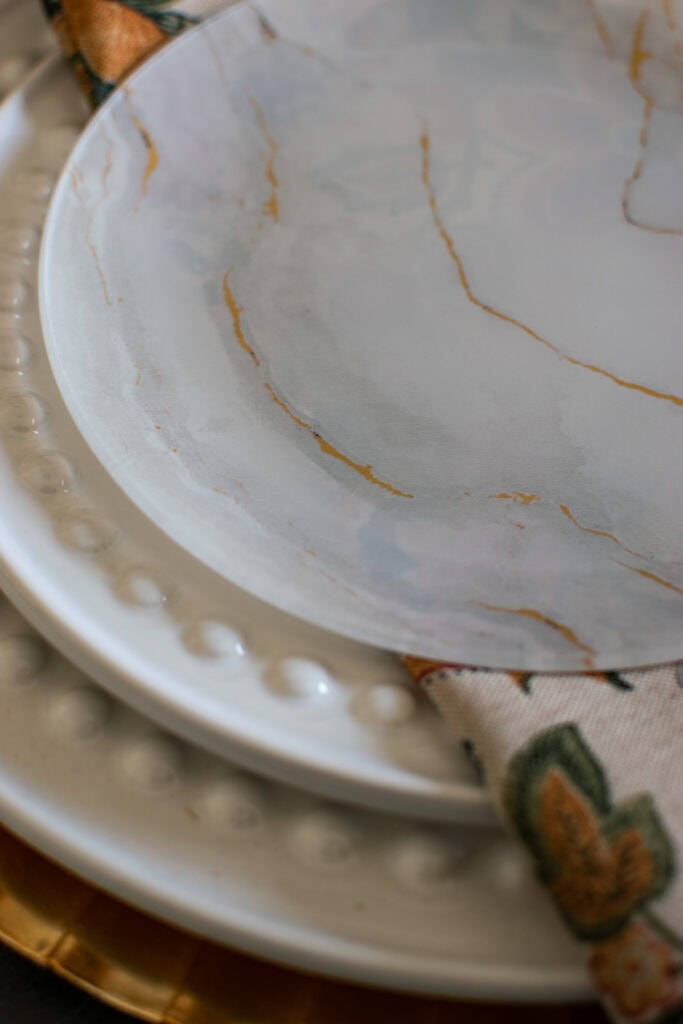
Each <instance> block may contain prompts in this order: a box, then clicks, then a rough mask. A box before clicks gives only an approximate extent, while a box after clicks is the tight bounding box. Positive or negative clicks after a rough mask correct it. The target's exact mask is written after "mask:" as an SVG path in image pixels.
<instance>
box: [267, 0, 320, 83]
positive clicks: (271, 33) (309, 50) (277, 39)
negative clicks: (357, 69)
mask: <svg viewBox="0 0 683 1024" xmlns="http://www.w3.org/2000/svg"><path fill="white" fill-rule="evenodd" d="M253 10H254V13H255V14H256V17H257V19H258V23H259V28H260V29H261V34H262V35H263V38H264V39H265V40H266V42H267V43H282V44H283V46H290V47H291V48H292V49H293V50H298V51H299V53H303V54H304V56H306V57H312V58H313V60H317V61H319V63H320V64H322V65H323V66H324V67H326V68H329V69H330V70H332V71H337V70H338V69H337V68H336V67H335V65H334V64H333V63H332V61H331V60H330V59H329V58H328V57H326V56H325V55H324V54H322V53H318V51H317V50H314V49H313V47H312V46H307V45H306V44H305V43H297V42H294V40H292V39H286V38H284V37H283V36H281V35H280V33H279V32H278V30H277V29H276V28H275V26H274V25H273V24H272V22H270V21H269V20H268V18H267V17H266V16H265V14H263V12H262V11H259V10H258V8H257V7H255V6H254V7H253Z"/></svg>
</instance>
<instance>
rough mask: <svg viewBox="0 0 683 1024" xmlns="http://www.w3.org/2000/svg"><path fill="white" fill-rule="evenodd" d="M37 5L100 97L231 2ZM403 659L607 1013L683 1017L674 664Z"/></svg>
mask: <svg viewBox="0 0 683 1024" xmlns="http://www.w3.org/2000/svg"><path fill="white" fill-rule="evenodd" d="M453 2H457V0H453ZM567 2H568V3H575V4H576V5H579V4H581V3H585V6H586V10H587V15H588V16H590V17H591V18H593V20H594V22H595V27H596V29H597V30H598V34H599V35H600V37H601V39H602V42H603V44H604V46H605V49H606V50H607V51H608V52H607V56H614V54H613V53H612V54H610V53H609V48H610V47H612V41H611V39H610V38H609V35H608V30H607V26H606V22H605V21H604V19H603V17H602V14H601V10H600V6H599V0H567ZM44 5H45V9H46V12H47V15H48V17H49V18H50V20H51V22H52V24H53V26H54V28H55V31H56V33H57V36H58V38H59V40H60V42H61V44H62V46H63V49H64V51H65V54H66V56H67V58H68V60H69V61H70V63H71V65H72V67H73V69H74V72H75V74H76V75H77V76H78V79H79V81H80V82H81V84H82V87H83V89H84V91H85V92H86V94H87V96H88V97H89V99H90V101H91V103H92V105H93V106H97V105H98V104H99V103H101V102H102V100H103V99H104V98H105V97H106V96H107V95H108V93H109V92H111V90H112V89H114V88H115V87H116V85H117V84H118V83H119V82H121V81H122V79H123V78H124V77H125V76H126V74H127V73H128V72H129V71H131V70H132V69H133V68H135V67H136V66H137V65H138V64H139V63H140V62H141V61H143V60H144V59H145V58H146V57H147V56H148V55H150V54H152V53H154V51H155V50H157V49H158V48H159V47H160V46H163V45H164V44H165V43H166V42H168V41H169V40H170V39H172V38H173V37H174V36H176V35H178V33H180V32H183V31H184V30H185V29H186V28H188V27H189V26H191V25H193V24H194V23H195V22H197V21H198V20H199V19H200V18H201V17H205V16H207V15H208V14H211V13H214V11H215V10H217V9H219V8H220V7H223V6H226V3H225V0H223V2H221V0H184V2H183V0H181V2H179V3H177V2H173V0H44ZM648 11H649V8H648V7H647V6H646V7H645V8H643V11H640V10H639V9H636V5H633V15H634V33H635V34H634V40H635V42H634V48H633V49H632V51H631V52H630V53H629V54H624V55H623V56H624V57H625V59H627V60H629V61H631V62H636V64H637V66H636V65H634V67H633V68H632V70H633V73H634V74H635V75H636V78H637V79H638V80H640V79H639V75H640V72H641V70H642V67H643V66H644V65H645V64H646V63H647V61H648V60H649V58H650V56H651V55H650V54H649V53H648V52H647V50H646V49H644V48H643V46H642V45H640V46H639V47H638V46H637V45H636V44H637V43H638V39H639V38H640V37H639V36H638V30H639V25H642V24H643V23H644V21H645V19H646V18H647V16H648ZM682 13H683V12H682ZM663 14H664V16H665V18H666V19H667V21H668V22H669V24H670V25H672V24H673V19H674V18H675V15H676V12H675V4H674V0H669V2H668V3H667V2H666V0H663ZM641 35H642V33H641ZM681 45H682V46H683V43H682V44H681ZM650 101H651V107H652V109H654V108H655V107H656V103H655V101H654V100H652V98H651V97H650V100H649V101H648V102H650ZM404 663H405V666H406V668H407V670H408V671H409V672H410V673H411V675H412V676H413V678H414V679H415V680H416V681H417V682H418V683H419V685H420V686H422V687H423V688H424V690H425V692H426V693H427V694H428V695H429V697H430V698H431V699H432V700H433V701H434V704H435V705H436V707H437V708H438V709H439V711H440V712H441V713H442V714H443V716H444V718H445V719H446V720H447V721H448V722H449V723H450V724H451V726H452V728H453V729H454V730H455V731H456V733H457V734H458V735H459V736H460V738H461V740H462V742H463V744H465V747H466V749H467V751H468V752H469V753H470V754H471V756H472V757H473V758H474V759H475V760H476V763H477V765H478V766H479V768H480V770H481V772H482V773H483V775H484V777H485V778H486V781H487V784H488V786H489V788H490V791H491V794H492V797H493V799H494V801H495V803H496V806H497V808H498V811H499V813H500V816H501V818H502V820H503V821H504V822H505V823H506V825H507V826H508V827H509V828H510V829H512V830H513V832H515V833H516V834H517V836H518V837H519V839H520V840H521V842H522V843H523V844H525V846H526V848H527V849H528V851H529V854H530V856H531V858H532V859H533V862H534V865H535V869H536V872H537V875H538V878H539V879H540V881H541V883H542V885H543V886H545V888H546V889H547V892H548V897H549V898H550V899H552V900H553V901H554V903H555V905H556V907H557V910H558V913H559V914H560V915H561V916H562V918H563V919H564V921H565V923H566V926H567V927H568V928H569V929H570V931H571V932H572V933H573V935H574V936H575V937H576V938H577V939H578V940H579V941H580V942H581V943H583V944H584V947H585V950H586V959H587V963H588V969H589V971H590V974H591V976H592V978H593V981H594V984H595V988H596V991H597V993H598V994H599V996H600V997H601V999H602V1001H603V1005H604V1007H605V1009H606V1011H607V1013H608V1014H609V1015H610V1017H611V1018H612V1019H613V1020H614V1021H617V1022H619V1024H626V1022H630V1024H676V1022H682V1024H683V876H682V875H681V874H680V873H679V870H678V849H679V846H680V836H681V833H683V772H682V768H683V736H682V733H683V672H682V671H681V668H680V667H676V666H673V665H670V666H666V667H661V668H654V669H650V670H639V671H633V672H628V671H625V672H608V673H591V674H585V675H576V676H568V675H555V676H553V675H534V674H527V673H524V674H523V673H517V672H501V671H491V670H486V669H475V668H469V667H466V666H458V665H447V664H437V663H434V662H428V661H424V660H420V659H414V658H406V659H404Z"/></svg>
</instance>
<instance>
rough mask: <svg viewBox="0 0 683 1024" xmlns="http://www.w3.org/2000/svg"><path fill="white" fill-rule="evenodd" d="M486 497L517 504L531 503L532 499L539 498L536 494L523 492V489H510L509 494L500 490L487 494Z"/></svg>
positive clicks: (536, 499) (537, 499)
mask: <svg viewBox="0 0 683 1024" xmlns="http://www.w3.org/2000/svg"><path fill="white" fill-rule="evenodd" d="M488 497H489V498H496V499H498V500H499V501H514V502H515V504H519V505H531V504H532V503H533V502H534V501H540V500H541V499H540V498H539V496H538V495H537V494H525V493H524V492H523V491H512V493H511V494H508V492H507V491H501V493H500V494H489V495H488Z"/></svg>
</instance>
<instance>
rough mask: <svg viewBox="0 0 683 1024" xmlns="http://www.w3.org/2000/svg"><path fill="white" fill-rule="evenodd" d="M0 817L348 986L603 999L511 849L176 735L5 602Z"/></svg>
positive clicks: (165, 902) (144, 902)
mask: <svg viewBox="0 0 683 1024" xmlns="http://www.w3.org/2000/svg"><path fill="white" fill-rule="evenodd" d="M0 752H1V753H0V817H1V819H2V821H3V823H4V824H6V825H8V826H9V827H10V828H11V829H13V830H15V831H17V832H18V833H19V834H20V835H22V836H24V837H25V838H26V839H27V840H29V841H30V842H32V843H34V844H37V845H38V846H39V847H40V848H41V849H42V850H44V851H45V852H46V853H48V854H49V855H51V856H54V857H56V858H57V859H58V860H59V861H61V862H63V863H65V864H66V865H68V866H69V867H71V868H73V869H75V870H76V871H77V872H79V873H80V874H82V875H84V876H85V877H86V878H88V879H90V880H92V881H93V882H95V883H97V884H99V885H103V886H104V887H105V888H106V889H108V890H109V891H111V892H114V893H115V894H117V895H119V896H121V897H122V898H124V899H126V900H129V901H131V902H133V903H134V904H135V905H138V906H141V907H144V908H146V909H148V910H150V911H152V912H153V913H156V914H158V915H160V916H162V917H164V918H165V919H167V920H170V921H172V922H176V923H178V924H181V925H183V926H186V927H189V928H191V929H193V930H194V931H196V932H198V933H200V934H202V935H206V936H210V937H212V938H214V939H217V940H220V941H224V942H226V943H228V944H230V945H233V946H236V947H237V948H240V949H243V950H246V951H250V952H254V953H257V954H260V955H263V956H266V957H269V958H275V959H277V960H281V961H284V962H285V963H289V964H293V965H299V966H303V967H305V968H309V969H313V970H318V971H323V972H325V973H328V974H332V975H334V976H337V977H342V978H348V979H353V980H358V981H366V982H369V983H372V984H376V985H380V986H387V987H391V988H398V989H407V990H415V991H423V992H430V993H441V994H448V995H453V996H466V997H474V998H486V999H500V1000H510V999H513V1000H514V999H524V1000H543V1001H546V1000H568V999H581V998H585V997H588V996H589V994H590V989H589V985H588V980H587V977H586V976H585V974H584V969H583V968H582V966H581V957H580V951H579V949H578V948H577V947H576V946H575V945H574V944H573V943H572V941H571V940H570V939H569V937H568V936H567V935H566V934H565V930H564V927H563V926H562V924H561V923H560V921H559V919H558V918H556V917H555V915H554V912H553V911H552V909H551V907H550V903H549V901H548V899H547V896H546V894H545V893H544V892H543V891H542V890H541V889H540V887H538V886H537V884H536V883H535V882H534V880H533V879H532V877H531V873H530V870H529V868H528V865H527V864H526V861H525V860H524V858H523V856H522V852H521V851H520V850H518V849H517V846H516V845H514V844H513V843H512V842H511V841H510V840H508V839H506V838H504V836H503V835H502V834H501V833H499V832H498V831H497V830H495V829H477V828H463V827H460V828H457V827H454V826H446V825H442V826H435V825H432V826H425V825H422V826H420V825H418V824H416V823H415V822H412V821H409V820H407V819H405V818H392V817H390V816H388V815H384V814H380V813H377V812H364V811H361V810H359V809H358V808H355V807H351V806H349V805H342V804H331V803H325V802H322V801H320V800H318V799H316V798H315V797H312V796H310V795H308V794H306V793H304V792H301V791H296V790H294V789H290V788H286V787H285V786H283V785H279V784H276V783H270V782H267V781H266V780H264V779H262V778H259V777H256V776H251V775H247V774H246V773H244V772H240V771H238V770H237V769H235V768H234V767H233V766H231V765H229V764H228V763H226V762H224V761H220V760H218V759H217V758H214V757H210V756H208V755H206V754H203V753H201V752H200V751H199V750H197V749H196V748H192V747H190V746H188V745H186V744H183V743H181V742H179V741H177V740H175V739H173V738H172V737H170V736H169V735H167V734H163V733H161V732H160V731H159V730H158V729H157V728H156V727H155V726H154V725H152V723H150V722H149V721H147V720H145V719H143V718H141V717H140V716H138V715H136V714H134V713H133V712H131V711H128V710H126V709H125V708H124V706H123V705H121V704H118V703H117V702H116V701H114V700H112V699H111V698H110V697H108V696H107V695H106V694H105V693H104V692H103V691H102V690H100V689H98V688H97V687H96V686H94V685H93V684H92V683H90V682H89V681H88V680H87V679H86V678H85V677H84V676H82V675H81V674H80V673H79V672H77V671H76V670H75V669H74V668H72V667H71V666H70V665H69V664H68V663H67V662H65V661H63V660H62V659H60V658H59V657H58V655H57V654H56V653H55V652H54V651H51V650H50V649H49V648H48V647H47V645H46V644H45V643H44V641H42V640H41V638H40V637H39V636H38V635H37V634H36V633H34V632H33V631H32V630H31V629H30V628H29V627H28V626H27V624H26V622H24V621H22V620H21V618H20V617H19V616H18V615H17V614H16V613H15V612H14V610H13V609H12V608H11V607H10V605H9V604H8V602H7V601H6V600H5V599H4V598H2V597H1V596H0Z"/></svg>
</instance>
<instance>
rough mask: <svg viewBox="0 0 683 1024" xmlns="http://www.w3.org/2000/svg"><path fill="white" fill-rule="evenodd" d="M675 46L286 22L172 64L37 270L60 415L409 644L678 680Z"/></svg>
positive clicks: (277, 600)
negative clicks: (672, 671) (672, 672)
mask: <svg viewBox="0 0 683 1024" xmlns="http://www.w3.org/2000/svg"><path fill="white" fill-rule="evenodd" d="M603 6H604V9H603ZM678 13H680V14H681V15H682V17H681V26H683V11H681V12H678ZM679 28H681V27H680V26H679V25H678V22H677V8H676V5H667V4H663V5H659V4H654V3H653V4H651V5H650V6H645V7H644V8H642V9H641V8H640V7H638V8H636V7H635V6H634V5H631V4H619V5H617V4H604V5H603V4H601V2H600V0H592V2H590V3H589V2H584V0H548V2H543V3H539V2H538V0H477V2H462V3H451V2H444V0H391V2H385V0H328V2H326V3H324V4H321V3H320V0H260V2H259V3H246V4H242V5H239V6H237V7H233V8H232V9H230V10H228V11H226V12H224V13H222V14H220V15H218V16H217V17H216V18H215V19H213V20H211V21H209V22H206V23H205V24H204V25H202V26H199V27H198V28H197V29H196V30H194V31H192V32H191V33H188V34H187V35H186V36H185V37H183V38H182V39H180V40H179V41H177V42H176V43H175V44H174V45H173V46H171V47H168V48H167V49H166V50H164V51H163V52H162V53H161V54H160V55H158V56H157V57H156V58H155V59H153V60H151V61H150V62H149V63H148V64H146V65H145V66H144V67H143V68H142V69H141V70H140V71H138V72H137V74H136V75H134V76H133V77H132V78H131V79H130V80H129V82H128V84H127V86H126V88H124V89H123V90H121V92H120V93H119V94H118V95H117V96H115V97H114V99H113V100H112V101H111V102H110V103H108V104H107V105H106V107H105V108H104V109H103V110H102V111H101V112H100V114H99V115H98V117H97V118H96V119H95V120H94V122H93V123H92V125H91V126H90V127H89V128H88V130H87V131H86V133H85V134H84V136H83V138H82V140H81V141H80V142H79V144H78V146H77V147H76V150H75V152H74V153H73V155H72V158H71V160H70V161H69V165H68V167H67V170H66V173H65V175H64V176H63V178H62V180H61V182H60V185H59V187H58V190H57V193H56V198H55V201H54V205H53V208H52V211H51V215H50V218H49V224H48V228H47V233H46V238H45V244H44V249H43V263H42V314H43V326H44V330H45V335H46V340H47V345H48V349H49V354H50V358H51V361H52V366H53V370H54V372H55V375H56V378H57V381H58V384H59V387H60V389H61V392H62V396H63V398H64V400H65V402H66V404H67V406H68V408H69V411H70V412H71V414H72V416H73V418H74V420H75V422H76V424H77V425H78V427H79V429H80V431H81V433H82V435H83V437H84V438H85V439H86V440H87V442H88V444H89V445H90V447H91V449H92V451H93V452H94V453H95V454H96V455H97V457H98V458H99V459H100V460H101V462H102V464H103V466H104V467H105V468H106V469H107V471H108V472H109V473H110V474H111V476H112V478H113V479H114V480H115V481H116V482H117V483H118V484H119V485H120V487H121V488H122V490H123V491H124V492H125V494H126V495H127V496H128V497H129V498H130V499H131V500H132V501H133V502H134V503H135V504H136V505H137V506H138V507H139V508H140V509H142V510H143V511H144V512H145V513H146V514H147V515H148V517H149V518H150V520H151V521H153V522H154V523H155V524H156V525H157V526H158V527H159V528H161V530H163V531H164V532H165V533H166V534H167V535H168V536H169V537H170V538H172V539H173V540H174V541H175V542H176V543H177V545H178V546H179V548H181V549H183V550H184V551H186V552H188V553H191V554H192V555H193V556H195V557H196V558H197V559H199V560H201V561H203V562H204V563H205V564H206V565H207V566H209V567H210V568H211V570H212V571H214V572H216V573H218V574H221V575H222V576H224V577H225V578H226V579H228V580H230V581H232V582H234V583H237V584H238V585H239V586H241V587H243V588H245V589H246V590H248V591H250V592H251V593H253V594H254V595H256V596H258V597H259V598H262V599H264V600H266V601H268V602H270V603H272V604H273V605H275V606H277V607H279V608H281V609H284V610H286V611H287V612H290V613H294V614H296V615H298V616H300V617H302V618H303V619H305V620H307V621H308V622H311V623H314V624H317V625H320V626H323V627H325V628H329V629H332V630H334V631H335V632H336V633H338V634H340V635H344V636H349V637H352V638H354V639H356V640H361V641H364V642H369V643H373V644H376V645H378V646H382V647H384V648H386V649H387V650H400V651H408V652H411V653H413V654H418V655H423V656H435V657H445V658H448V659H452V660H458V661H462V662H467V663H475V664H480V665H490V666H500V667H507V668H512V669H519V670H541V669H544V670H562V671H578V670H590V669H596V668H616V667H619V666H621V667H623V666H625V665H629V666H634V665H644V664H648V663H652V662H656V661H661V660H673V659H675V658H679V657H681V656H683V632H682V631H681V628H680V623H681V608H682V607H683V603H682V602H683V534H682V533H681V530H680V515H679V510H680V508H681V507H682V506H683V473H682V472H681V468H680V453H681V451H682V450H683V347H682V346H681V344H680V324H681V319H682V317H683V291H682V290H681V287H680V280H679V278H680V274H679V267H680V265H681V260H682V258H683V238H682V237H681V233H682V232H683V198H682V197H683V193H682V192H681V189H680V175H681V169H682V167H683V155H682V154H683V107H682V106H681V103H682V101H681V88H680V85H681V81H683V59H682V58H681V56H680V54H681V52H683V50H682V47H683V29H682V30H681V31H679Z"/></svg>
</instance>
